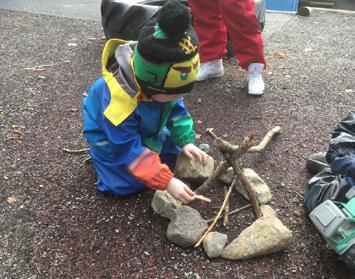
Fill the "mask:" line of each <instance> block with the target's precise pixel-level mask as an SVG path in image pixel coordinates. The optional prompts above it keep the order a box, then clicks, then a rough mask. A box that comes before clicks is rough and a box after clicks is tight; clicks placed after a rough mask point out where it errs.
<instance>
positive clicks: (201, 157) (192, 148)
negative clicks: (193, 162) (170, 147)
mask: <svg viewBox="0 0 355 279" xmlns="http://www.w3.org/2000/svg"><path fill="white" fill-rule="evenodd" d="M182 151H183V152H184V154H185V155H186V156H187V157H189V158H190V159H192V157H195V158H196V159H197V160H198V161H199V162H200V163H201V164H205V162H206V160H207V154H206V152H204V151H202V150H201V149H200V148H198V147H197V146H196V145H194V144H192V143H188V144H185V145H184V147H183V148H182Z"/></svg>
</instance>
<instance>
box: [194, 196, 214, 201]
mask: <svg viewBox="0 0 355 279" xmlns="http://www.w3.org/2000/svg"><path fill="white" fill-rule="evenodd" d="M195 199H198V200H201V201H205V202H211V199H209V198H207V197H205V196H202V195H195Z"/></svg>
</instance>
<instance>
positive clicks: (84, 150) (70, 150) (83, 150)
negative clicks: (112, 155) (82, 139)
mask: <svg viewBox="0 0 355 279" xmlns="http://www.w3.org/2000/svg"><path fill="white" fill-rule="evenodd" d="M89 150H90V149H89V148H83V149H77V150H74V149H68V148H63V151H64V152H67V153H71V154H77V153H83V152H86V151H89Z"/></svg>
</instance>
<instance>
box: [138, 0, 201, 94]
mask: <svg viewBox="0 0 355 279" xmlns="http://www.w3.org/2000/svg"><path fill="white" fill-rule="evenodd" d="M198 50H199V43H198V39H197V35H196V33H195V30H194V29H193V27H192V26H191V15H190V11H189V9H188V8H187V7H186V6H185V5H184V4H182V3H181V2H180V1H168V2H167V3H166V4H164V6H163V7H162V8H161V9H160V11H159V14H158V17H157V19H156V20H152V21H150V22H149V23H148V24H147V25H146V26H144V27H143V28H142V29H141V32H140V33H139V37H138V43H137V46H136V48H135V50H134V55H133V65H134V72H135V76H136V79H137V81H138V83H139V85H140V86H141V88H142V91H143V92H144V93H145V94H146V95H148V96H151V95H154V94H158V93H161V94H183V93H189V92H191V90H192V88H193V86H194V83H195V81H196V78H197V75H198V71H199V68H200V58H199V54H198Z"/></svg>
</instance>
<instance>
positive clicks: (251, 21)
mask: <svg viewBox="0 0 355 279" xmlns="http://www.w3.org/2000/svg"><path fill="white" fill-rule="evenodd" d="M189 6H190V8H191V12H192V14H193V16H194V18H195V21H194V27H195V30H196V33H197V36H198V38H199V41H200V58H201V62H202V63H204V62H207V61H211V60H215V59H219V58H221V57H222V56H223V55H224V54H225V53H226V43H227V32H226V31H227V30H228V35H229V37H230V41H231V43H232V46H233V49H234V51H235V53H236V57H237V59H238V61H239V66H241V67H242V68H243V69H248V66H249V64H251V63H262V64H264V65H265V67H266V61H265V56H264V48H263V41H262V37H261V32H260V30H259V26H258V22H257V19H256V16H255V13H254V7H255V3H254V1H253V0H189Z"/></svg>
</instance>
